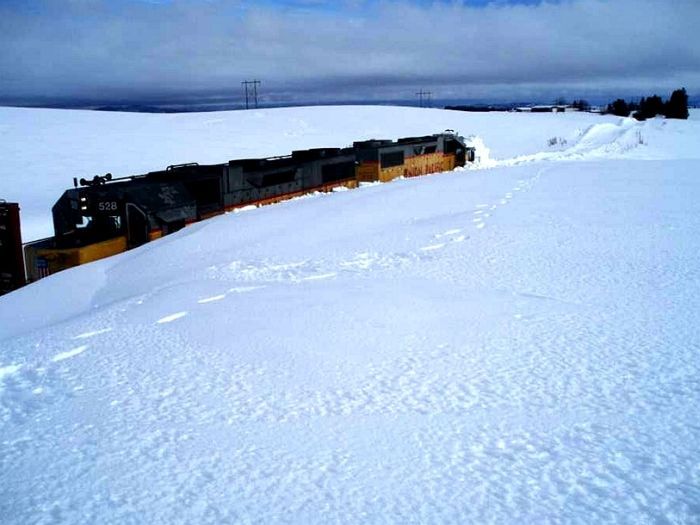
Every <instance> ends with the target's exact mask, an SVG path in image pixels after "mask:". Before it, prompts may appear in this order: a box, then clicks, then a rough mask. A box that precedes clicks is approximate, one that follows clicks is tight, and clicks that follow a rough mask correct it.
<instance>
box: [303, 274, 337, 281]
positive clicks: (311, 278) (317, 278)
mask: <svg viewBox="0 0 700 525" xmlns="http://www.w3.org/2000/svg"><path fill="white" fill-rule="evenodd" d="M335 276H336V273H335V272H331V273H321V274H318V275H309V276H308V277H302V279H301V280H302V281H320V280H322V279H330V278H332V277H335Z"/></svg>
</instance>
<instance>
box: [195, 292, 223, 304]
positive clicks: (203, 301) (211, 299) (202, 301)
mask: <svg viewBox="0 0 700 525" xmlns="http://www.w3.org/2000/svg"><path fill="white" fill-rule="evenodd" d="M225 297H226V294H224V293H222V294H220V295H212V296H211V297H205V298H204V299H199V300H198V301H197V303H199V304H207V303H213V302H214V301H221V299H224V298H225Z"/></svg>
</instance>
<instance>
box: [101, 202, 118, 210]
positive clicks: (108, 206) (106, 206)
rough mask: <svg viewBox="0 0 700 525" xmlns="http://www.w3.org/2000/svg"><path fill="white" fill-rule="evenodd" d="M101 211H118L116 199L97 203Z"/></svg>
mask: <svg viewBox="0 0 700 525" xmlns="http://www.w3.org/2000/svg"><path fill="white" fill-rule="evenodd" d="M97 209H98V210H99V211H117V203H116V201H109V202H100V203H98V204H97Z"/></svg>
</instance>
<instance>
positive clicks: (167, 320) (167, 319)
mask: <svg viewBox="0 0 700 525" xmlns="http://www.w3.org/2000/svg"><path fill="white" fill-rule="evenodd" d="M186 315H187V312H177V313H174V314H170V315H166V316H165V317H161V318H160V319H158V320H157V321H156V323H157V324H163V323H171V322H173V321H175V320H176V319H180V318H181V317H185V316H186Z"/></svg>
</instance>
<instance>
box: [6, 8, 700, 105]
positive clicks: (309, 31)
mask: <svg viewBox="0 0 700 525" xmlns="http://www.w3.org/2000/svg"><path fill="white" fill-rule="evenodd" d="M699 23H700V1H698V0H673V1H672V2H669V1H667V0H663V1H662V0H559V1H537V0H496V1H489V0H472V1H469V0H463V1H440V0H435V1H429V0H384V1H370V0H339V1H336V2H327V1H324V0H263V1H258V2H247V1H221V0H36V1H27V0H0V102H2V101H5V102H6V103H7V102H8V101H9V102H13V101H18V100H22V101H27V100H45V101H49V102H50V101H54V100H63V99H66V100H67V99H86V100H94V101H104V102H110V101H115V100H122V101H134V102H139V101H144V100H171V99H172V100H177V99H198V100H219V99H221V100H223V99H234V100H240V99H241V98H242V87H241V84H240V83H241V81H243V80H250V79H259V80H260V81H261V82H262V83H261V85H260V95H261V101H262V102H269V103H280V102H290V103H296V102H322V101H329V100H336V101H339V100H373V99H376V100H380V99H411V98H415V93H416V92H417V91H418V90H419V89H424V90H430V91H431V92H432V96H433V98H435V99H474V100H485V101H505V100H513V101H520V100H547V99H550V98H555V97H564V98H580V97H606V96H609V97H613V96H627V95H635V94H639V95H648V94H651V93H652V92H654V93H659V94H661V95H665V96H668V94H670V91H671V90H673V89H675V88H679V87H686V88H687V89H688V92H689V93H690V94H691V95H694V94H697V93H700V32H699V31H698V30H697V27H698V24H699Z"/></svg>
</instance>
